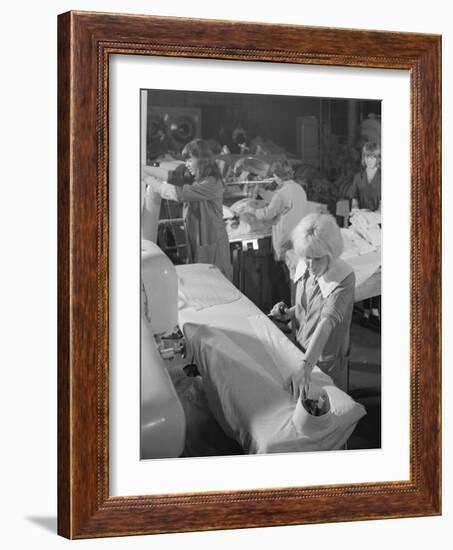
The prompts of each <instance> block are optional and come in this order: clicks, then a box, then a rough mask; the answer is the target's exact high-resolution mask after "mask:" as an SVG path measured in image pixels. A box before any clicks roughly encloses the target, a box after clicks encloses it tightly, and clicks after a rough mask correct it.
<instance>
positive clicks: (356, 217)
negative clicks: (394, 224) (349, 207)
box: [350, 210, 381, 247]
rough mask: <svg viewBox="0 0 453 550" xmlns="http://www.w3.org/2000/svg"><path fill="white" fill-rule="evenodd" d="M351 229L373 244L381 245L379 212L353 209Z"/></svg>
mask: <svg viewBox="0 0 453 550" xmlns="http://www.w3.org/2000/svg"><path fill="white" fill-rule="evenodd" d="M350 222H351V229H352V230H353V231H355V232H356V233H357V234H358V235H360V236H361V237H362V238H363V239H365V240H366V241H367V242H368V243H370V244H371V245H373V246H376V247H377V246H381V213H380V212H369V211H367V210H356V211H353V214H352V216H351V217H350Z"/></svg>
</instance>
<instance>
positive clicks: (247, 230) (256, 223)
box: [223, 198, 272, 240]
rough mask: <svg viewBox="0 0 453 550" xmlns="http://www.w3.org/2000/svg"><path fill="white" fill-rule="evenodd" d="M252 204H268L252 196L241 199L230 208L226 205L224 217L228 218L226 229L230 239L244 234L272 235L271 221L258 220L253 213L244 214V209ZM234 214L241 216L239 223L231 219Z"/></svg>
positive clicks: (259, 205) (262, 205)
mask: <svg viewBox="0 0 453 550" xmlns="http://www.w3.org/2000/svg"><path fill="white" fill-rule="evenodd" d="M251 204H253V206H255V207H258V208H263V207H264V206H266V203H265V202H264V201H261V200H256V199H252V198H245V199H241V200H239V201H237V202H235V203H234V204H232V205H231V206H230V207H229V208H227V207H225V206H224V208H223V217H224V219H225V220H226V229H227V233H228V237H229V238H230V240H231V239H233V238H240V237H242V236H250V235H270V234H271V233H272V225H271V224H270V223H268V222H265V221H261V220H257V219H256V218H255V216H253V215H249V214H244V209H245V208H246V207H247V206H249V205H251ZM233 216H239V223H237V221H236V220H232V219H231V218H233Z"/></svg>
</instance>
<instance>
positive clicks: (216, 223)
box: [144, 139, 233, 280]
mask: <svg viewBox="0 0 453 550" xmlns="http://www.w3.org/2000/svg"><path fill="white" fill-rule="evenodd" d="M182 157H183V159H185V160H186V166H187V168H188V170H189V171H190V173H191V174H192V175H193V176H194V182H193V183H192V184H191V185H188V184H185V185H183V186H182V187H178V186H175V185H172V184H170V183H167V182H162V181H161V180H159V179H156V178H154V177H152V176H145V178H144V180H145V183H146V184H147V185H148V188H149V189H151V190H152V191H154V192H156V193H159V194H160V196H161V197H162V198H164V199H169V200H173V201H179V202H183V204H184V207H183V217H184V219H185V224H186V229H187V236H188V241H189V247H190V252H191V258H192V260H193V261H194V262H196V263H209V264H214V265H216V266H217V267H218V268H219V269H220V271H222V273H223V274H224V275H225V276H226V277H227V278H228V279H230V280H232V278H233V269H232V265H231V260H230V245H229V241H228V234H227V232H226V228H225V223H224V221H223V212H222V203H223V187H224V186H223V181H222V178H221V176H220V172H219V168H218V166H217V163H216V160H215V158H214V156H213V155H212V153H211V151H210V149H209V146H208V144H207V143H206V141H204V140H202V139H194V140H193V141H191V142H189V143H188V144H187V145H186V146H185V147H184V149H183V151H182Z"/></svg>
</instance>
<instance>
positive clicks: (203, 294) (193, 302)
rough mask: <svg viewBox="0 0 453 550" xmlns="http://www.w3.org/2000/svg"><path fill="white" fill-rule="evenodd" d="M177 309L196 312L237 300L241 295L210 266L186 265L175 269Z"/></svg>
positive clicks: (214, 267)
mask: <svg viewBox="0 0 453 550" xmlns="http://www.w3.org/2000/svg"><path fill="white" fill-rule="evenodd" d="M176 273H177V276H178V298H179V307H182V306H183V305H185V306H187V307H193V308H194V309H196V310H200V309H204V308H208V307H212V306H216V305H219V304H228V303H231V302H234V301H236V300H239V299H240V298H241V296H242V293H241V292H240V291H239V290H238V289H237V288H236V287H235V286H234V285H233V284H232V283H230V281H228V280H227V279H226V278H225V277H224V276H223V275H222V273H221V272H220V270H219V269H218V268H217V267H216V266H214V265H211V264H186V265H178V266H177V268H176Z"/></svg>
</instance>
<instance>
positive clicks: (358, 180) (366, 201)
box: [349, 141, 381, 322]
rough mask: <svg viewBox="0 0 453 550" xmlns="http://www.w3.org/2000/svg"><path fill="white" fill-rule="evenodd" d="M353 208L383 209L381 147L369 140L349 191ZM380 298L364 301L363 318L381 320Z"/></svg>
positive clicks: (363, 149)
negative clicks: (360, 168)
mask: <svg viewBox="0 0 453 550" xmlns="http://www.w3.org/2000/svg"><path fill="white" fill-rule="evenodd" d="M349 198H350V199H352V205H351V206H352V208H361V209H366V210H371V211H372V212H374V211H376V210H381V147H380V145H379V144H378V143H376V142H375V141H368V142H367V143H365V145H364V146H363V148H362V170H361V171H360V172H358V173H357V174H356V175H355V177H354V181H353V184H352V187H351V189H350V191H349ZM379 310H380V298H379V297H378V296H375V297H373V298H368V299H367V300H364V302H363V320H364V321H366V322H368V320H369V318H370V314H371V316H373V317H375V318H376V319H378V320H380V311H379Z"/></svg>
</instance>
